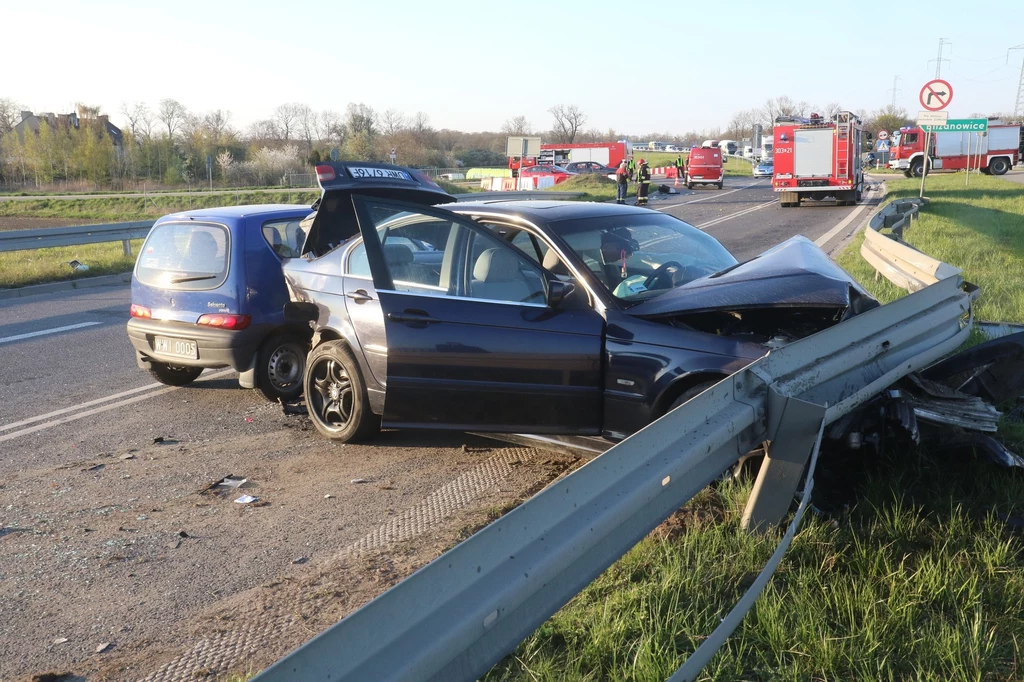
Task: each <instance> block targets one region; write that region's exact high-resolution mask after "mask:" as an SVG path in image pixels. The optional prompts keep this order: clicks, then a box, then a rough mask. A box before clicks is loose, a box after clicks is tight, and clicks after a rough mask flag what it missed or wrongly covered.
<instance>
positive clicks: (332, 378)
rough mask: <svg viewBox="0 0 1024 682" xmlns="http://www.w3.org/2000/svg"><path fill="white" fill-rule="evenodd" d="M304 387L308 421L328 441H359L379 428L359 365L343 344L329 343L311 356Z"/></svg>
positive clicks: (317, 348)
mask: <svg viewBox="0 0 1024 682" xmlns="http://www.w3.org/2000/svg"><path fill="white" fill-rule="evenodd" d="M303 386H304V387H305V389H306V407H307V409H308V410H309V418H310V419H311V420H312V421H313V426H315V427H316V430H317V431H319V432H320V433H321V434H322V435H323V436H324V437H325V438H328V439H330V440H334V441H339V442H342V443H347V442H351V441H358V440H360V439H365V438H367V437H368V436H370V434H371V433H372V432H373V431H374V430H375V429H374V427H375V426H377V425H379V421H378V420H377V418H376V416H375V415H374V414H373V412H372V411H370V402H369V400H368V399H367V397H366V384H365V383H364V382H363V376H362V374H360V372H359V365H358V363H356V360H355V358H353V357H352V353H351V351H349V349H348V346H346V345H345V342H344V341H327V342H325V343H322V344H320V345H319V346H317V347H316V348H314V349H313V350H312V351H311V352H310V354H309V357H307V358H306V371H305V375H304V378H303Z"/></svg>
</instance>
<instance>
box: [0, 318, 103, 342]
mask: <svg viewBox="0 0 1024 682" xmlns="http://www.w3.org/2000/svg"><path fill="white" fill-rule="evenodd" d="M97 324H102V322H79V323H78V324H69V325H67V326H64V327H54V328H53V329H43V330H41V331H38V332H29V333H28V334H16V335H14V336H4V337H0V343H8V342H10V341H21V340H22V339H31V338H32V337H34V336H46V335H47V334H58V333H60V332H68V331H71V330H72V329H81V328H82V327H93V326H95V325H97Z"/></svg>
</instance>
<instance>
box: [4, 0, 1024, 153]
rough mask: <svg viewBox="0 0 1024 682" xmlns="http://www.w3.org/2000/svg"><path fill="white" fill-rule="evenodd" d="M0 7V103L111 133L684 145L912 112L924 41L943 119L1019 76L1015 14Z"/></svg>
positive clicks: (860, 8)
mask: <svg viewBox="0 0 1024 682" xmlns="http://www.w3.org/2000/svg"><path fill="white" fill-rule="evenodd" d="M2 4H3V5H5V6H4V7H3V11H2V13H0V17H2V19H0V22H2V23H3V24H4V25H5V30H4V31H3V32H2V35H3V47H4V49H3V54H4V57H5V58H4V60H3V65H2V67H0V97H9V98H11V99H14V100H15V101H16V102H18V103H20V104H22V105H24V107H25V108H27V109H31V110H34V111H37V112H38V111H71V110H72V109H73V107H74V103H75V102H79V101H81V102H84V103H87V104H92V105H100V106H101V107H102V109H103V110H104V111H105V112H107V113H109V114H111V118H112V119H113V120H114V121H115V122H121V121H122V118H123V117H122V116H121V115H120V113H119V112H120V109H121V106H122V103H124V102H135V101H144V102H146V103H148V104H149V105H150V106H151V107H152V108H155V107H156V104H157V102H158V101H159V100H160V99H162V98H165V97H171V98H174V99H177V100H178V101H180V102H181V103H182V104H184V105H185V106H186V107H188V108H189V110H190V111H194V112H203V111H207V110H211V109H226V110H229V111H230V112H231V122H232V124H233V125H234V126H236V127H238V128H242V129H244V128H245V127H246V126H247V125H248V124H249V123H251V122H253V121H255V120H258V119H261V118H267V117H269V115H270V112H271V111H272V110H273V108H274V107H275V106H277V105H278V104H281V103H284V102H301V103H305V104H308V105H310V106H311V107H313V108H314V109H318V110H319V109H335V110H337V111H344V109H345V106H346V105H347V104H348V103H349V102H363V103H365V104H369V105H370V106H372V107H373V108H374V109H376V110H377V111H378V112H380V111H384V110H385V109H388V108H395V109H398V110H400V111H402V112H404V113H406V114H412V113H415V112H416V111H423V112H425V113H427V114H428V116H429V117H430V122H431V124H432V125H433V126H434V127H436V128H444V127H450V128H456V129H461V130H467V131H480V130H499V129H500V127H501V125H502V123H503V122H504V121H505V120H506V119H508V118H511V117H513V116H516V115H519V114H523V115H525V116H526V117H527V119H528V120H529V121H530V122H531V123H532V125H533V126H534V128H535V129H547V128H549V127H550V125H551V116H550V114H548V113H547V110H548V109H549V108H550V107H551V106H553V105H556V104H576V105H578V106H580V107H581V108H582V109H583V110H584V112H585V113H586V114H587V115H588V118H589V120H588V121H587V124H586V126H585V127H586V128H597V129H599V130H607V129H608V128H614V129H615V130H617V131H619V132H620V133H629V134H643V133H647V132H672V133H683V132H685V131H687V130H690V129H703V128H708V127H713V126H723V127H724V126H725V125H726V124H727V123H728V121H729V118H730V117H731V116H732V114H734V113H735V112H736V111H738V110H741V109H747V108H753V107H759V106H761V105H762V104H763V103H764V101H765V100H766V99H767V98H769V97H775V96H778V95H789V96H790V97H791V98H792V99H794V100H796V101H800V100H805V101H807V102H810V103H812V104H816V105H818V106H821V107H824V105H825V104H827V103H828V102H833V101H835V102H839V103H841V104H842V105H843V107H845V108H849V109H860V108H864V109H868V110H871V109H875V108H877V107H879V106H882V105H884V104H886V103H888V102H890V101H891V99H892V93H891V92H890V89H891V88H892V86H893V77H894V76H896V75H898V76H900V77H901V78H902V81H901V82H900V86H899V87H900V89H901V90H902V93H901V94H900V95H899V96H898V97H897V103H898V104H899V105H901V106H903V107H905V108H906V109H907V111H908V112H910V113H911V115H914V114H915V113H916V112H917V111H918V110H919V109H920V107H919V105H918V103H917V96H918V92H919V91H920V89H921V87H922V86H923V85H924V83H925V82H926V81H928V80H929V79H930V78H932V77H934V75H935V63H934V62H931V63H929V60H933V59H934V58H935V57H936V53H937V51H938V42H939V38H946V39H947V40H949V41H950V43H951V44H949V45H947V47H946V51H945V55H944V56H945V57H946V58H947V59H949V62H945V63H943V65H942V77H943V78H945V79H946V80H949V81H950V82H951V84H952V85H953V88H954V98H953V103H952V105H951V106H950V108H949V112H950V116H951V117H953V118H956V117H958V116H966V115H967V114H969V113H971V112H974V111H980V112H986V113H988V112H992V111H1011V110H1012V109H1013V105H1014V101H1015V99H1016V95H1017V84H1018V78H1019V73H1020V68H1021V62H1022V60H1024V51H1015V52H1012V53H1011V54H1010V59H1009V63H1007V48H1010V47H1013V46H1015V45H1022V44H1024V0H988V1H987V2H985V3H972V2H964V1H963V0H960V1H958V2H952V1H951V0H931V1H930V2H927V3H913V4H912V3H908V2H893V1H891V0H889V1H885V2H877V1H875V0H868V1H865V2H859V3H842V2H805V3H800V2H785V3H781V2H772V1H771V0H759V1H756V2H748V1H746V0H715V1H712V2H706V3H697V2H693V1H692V0H689V1H686V2H684V1H682V0H662V1H661V2H640V3H621V2H603V1H602V2H597V1H592V2H576V1H572V0H558V1H548V2H533V1H532V0H516V1H515V2H486V1H484V2H457V3H454V2H451V3H449V2H424V1H423V0H412V1H408V0H392V1H390V2H382V1H379V0H378V1H377V2H370V1H362V2H348V1H346V0H289V1H288V2H283V1H282V0H247V1H246V2H235V1H233V0H202V1H197V0H172V1H170V2H166V1H165V2H152V0H133V1H130V2H121V1H119V0H105V1H102V0H100V1H94V0H90V1H87V2H83V0H47V1H46V2H13V1H8V2H4V3H2ZM982 6H983V7H985V9H984V10H983V9H981V7H982ZM632 7H637V8H641V9H642V12H640V13H637V12H633V11H630V10H631V8H632ZM851 7H853V8H856V11H855V12H854V11H851V10H850V9H849V8H851ZM904 7H905V9H904Z"/></svg>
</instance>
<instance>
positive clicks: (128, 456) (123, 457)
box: [120, 452, 135, 460]
mask: <svg viewBox="0 0 1024 682" xmlns="http://www.w3.org/2000/svg"><path fill="white" fill-rule="evenodd" d="M120 459H122V460H129V459H135V455H134V454H132V453H130V452H128V453H125V454H123V455H121V457H120Z"/></svg>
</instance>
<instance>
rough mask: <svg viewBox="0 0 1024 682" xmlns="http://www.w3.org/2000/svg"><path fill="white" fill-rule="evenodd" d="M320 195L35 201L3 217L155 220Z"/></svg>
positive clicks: (8, 208)
mask: <svg viewBox="0 0 1024 682" xmlns="http://www.w3.org/2000/svg"><path fill="white" fill-rule="evenodd" d="M319 196H320V192H319V191H317V190H282V191H281V192H244V191H239V192H234V193H232V194H202V193H194V194H192V195H191V196H184V197H179V196H174V197H169V196H161V195H155V196H150V197H148V198H144V197H138V198H135V197H102V198H94V199H90V198H82V199H44V198H40V199H32V200H27V201H3V202H0V217H2V216H23V217H34V218H69V219H74V220H96V221H109V222H124V221H129V220H145V219H146V218H156V217H159V216H162V215H165V214H167V213H174V212H175V211H187V210H190V209H193V208H213V207H216V206H237V205H241V204H276V203H286V204H289V203H290V204H312V203H313V202H314V201H315V200H316V199H317V198H318V197H319Z"/></svg>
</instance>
